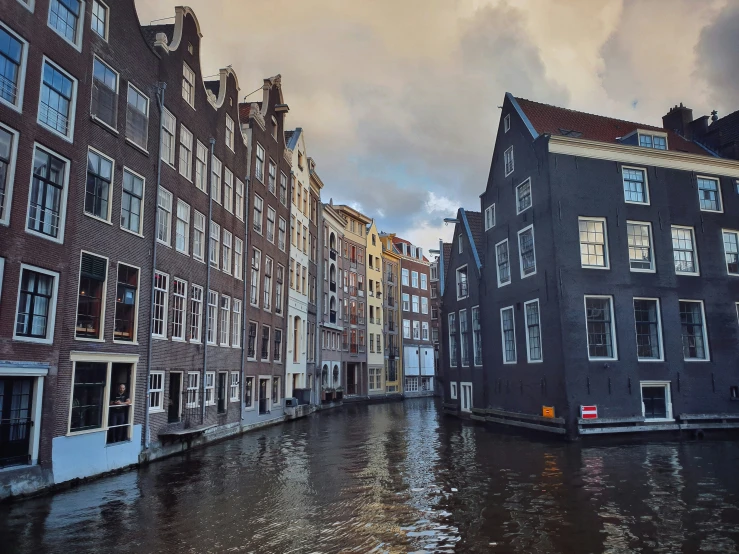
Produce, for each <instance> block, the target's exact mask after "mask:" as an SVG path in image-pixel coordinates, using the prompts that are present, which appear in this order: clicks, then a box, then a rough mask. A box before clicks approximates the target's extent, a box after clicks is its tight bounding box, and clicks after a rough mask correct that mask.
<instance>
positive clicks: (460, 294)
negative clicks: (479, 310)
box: [457, 265, 469, 300]
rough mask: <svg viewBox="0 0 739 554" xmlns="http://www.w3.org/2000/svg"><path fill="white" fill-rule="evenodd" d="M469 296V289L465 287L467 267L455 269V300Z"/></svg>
mask: <svg viewBox="0 0 739 554" xmlns="http://www.w3.org/2000/svg"><path fill="white" fill-rule="evenodd" d="M468 296H469V287H468V285H467V266H466V265H465V266H463V267H460V268H459V269H457V300H461V299H463V298H467V297H468Z"/></svg>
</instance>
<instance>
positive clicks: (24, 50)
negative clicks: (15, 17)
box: [0, 2, 43, 113]
mask: <svg viewBox="0 0 739 554" xmlns="http://www.w3.org/2000/svg"><path fill="white" fill-rule="evenodd" d="M21 3H23V2H21ZM31 11H33V10H31ZM0 27H2V28H3V29H4V30H5V31H6V32H7V33H8V34H9V35H10V36H12V37H13V38H14V39H15V40H17V41H18V42H20V43H21V62H20V64H19V66H18V84H17V89H16V95H15V103H12V102H8V101H7V100H5V98H0V104H3V105H5V106H7V107H9V108H10V109H11V110H14V111H16V112H18V113H23V94H24V92H25V90H26V67H27V65H28V41H27V40H24V39H23V37H21V36H20V35H19V34H18V33H16V32H14V31H13V30H12V29H11V28H10V27H8V26H7V25H5V24H4V23H3V22H2V21H0ZM42 80H43V75H42ZM42 84H43V83H40V85H42Z"/></svg>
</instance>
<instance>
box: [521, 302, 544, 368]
mask: <svg viewBox="0 0 739 554" xmlns="http://www.w3.org/2000/svg"><path fill="white" fill-rule="evenodd" d="M529 304H536V308H537V317H538V322H537V323H538V325H539V359H538V360H533V359H532V358H531V337H530V336H529V318H528V314H527V313H526V307H527V306H528V305H529ZM523 324H524V330H525V331H526V362H527V363H530V364H540V363H542V362H543V361H544V333H543V332H542V328H541V303H540V302H539V299H538V298H534V299H533V300H529V301H528V302H524V303H523Z"/></svg>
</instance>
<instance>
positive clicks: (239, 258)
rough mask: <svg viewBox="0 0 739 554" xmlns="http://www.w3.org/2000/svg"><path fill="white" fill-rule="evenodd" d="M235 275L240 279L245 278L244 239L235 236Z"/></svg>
mask: <svg viewBox="0 0 739 554" xmlns="http://www.w3.org/2000/svg"><path fill="white" fill-rule="evenodd" d="M233 276H234V277H235V278H236V279H237V280H239V281H243V280H244V241H243V240H241V239H240V238H239V237H234V262H233Z"/></svg>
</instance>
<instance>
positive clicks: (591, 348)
mask: <svg viewBox="0 0 739 554" xmlns="http://www.w3.org/2000/svg"><path fill="white" fill-rule="evenodd" d="M585 313H586V318H587V330H588V352H589V355H590V357H591V358H613V357H614V355H613V354H614V352H613V337H612V336H611V332H612V327H611V299H610V298H586V299H585Z"/></svg>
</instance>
